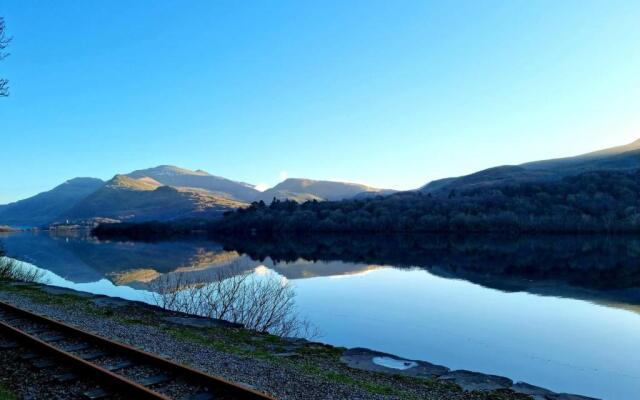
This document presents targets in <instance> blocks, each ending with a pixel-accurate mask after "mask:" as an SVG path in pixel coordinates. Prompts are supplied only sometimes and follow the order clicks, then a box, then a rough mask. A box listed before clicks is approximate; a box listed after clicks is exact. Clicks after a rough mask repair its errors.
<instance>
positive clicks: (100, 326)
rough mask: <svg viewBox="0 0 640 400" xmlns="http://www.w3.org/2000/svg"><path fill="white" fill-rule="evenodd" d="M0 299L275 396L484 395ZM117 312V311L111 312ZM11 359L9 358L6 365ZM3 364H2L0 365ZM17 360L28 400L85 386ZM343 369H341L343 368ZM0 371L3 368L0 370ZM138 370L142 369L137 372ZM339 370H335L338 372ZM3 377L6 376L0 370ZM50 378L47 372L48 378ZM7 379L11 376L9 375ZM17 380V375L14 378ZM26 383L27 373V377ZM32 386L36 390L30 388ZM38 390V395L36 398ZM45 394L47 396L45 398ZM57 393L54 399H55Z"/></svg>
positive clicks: (11, 297) (16, 298) (0, 295)
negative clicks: (225, 347) (59, 388)
mask: <svg viewBox="0 0 640 400" xmlns="http://www.w3.org/2000/svg"><path fill="white" fill-rule="evenodd" d="M0 300H2V301H5V302H8V303H10V304H13V305H15V306H17V307H20V308H24V309H28V310H31V311H33V312H36V313H39V314H41V315H45V316H48V317H51V318H54V319H58V320H60V321H63V322H65V323H68V324H71V325H73V326H76V327H78V328H80V329H84V330H87V331H91V332H94V333H97V334H99V335H101V336H104V337H108V338H111V339H114V340H116V341H120V342H123V343H126V344H129V345H132V346H134V347H137V348H140V349H142V350H145V351H148V352H150V353H155V354H158V355H161V356H162V357H166V358H169V359H171V360H173V361H176V362H179V363H183V364H188V365H191V366H193V367H194V368H197V369H200V370H203V371H206V372H208V373H211V374H214V375H218V376H222V377H224V378H226V379H228V380H231V381H234V382H238V383H241V384H244V385H247V386H249V387H253V388H256V389H258V390H261V391H264V392H266V393H269V394H271V395H273V396H275V397H277V398H279V399H283V400H289V399H301V400H302V399H304V400H315V399H318V400H320V399H353V400H358V399H362V400H370V399H396V398H399V397H397V396H394V395H391V394H385V393H374V392H375V390H373V391H372V390H365V389H364V388H362V387H361V386H359V385H354V384H352V382H353V381H354V380H355V381H358V380H359V379H362V381H368V380H371V377H372V376H373V377H375V379H376V382H381V383H385V384H388V385H390V386H392V387H396V386H399V385H401V386H402V390H403V392H404V393H405V394H407V393H408V394H409V395H410V396H411V397H412V398H417V399H484V398H486V397H485V395H484V394H477V393H475V394H474V393H466V392H461V391H459V390H458V389H457V388H455V387H451V386H449V387H447V386H443V385H427V384H425V385H416V384H409V383H399V382H400V381H396V380H394V379H393V377H391V376H387V375H383V374H375V373H372V372H365V371H358V370H349V379H350V381H349V382H347V383H341V382H340V381H339V379H337V380H332V381H329V380H327V379H322V378H320V377H318V376H317V375H314V374H305V373H301V371H300V369H298V368H293V367H292V366H291V365H290V364H288V363H274V362H270V361H267V360H263V359H258V358H253V357H250V356H242V355H237V354H231V353H227V352H223V351H217V350H215V349H213V348H212V347H209V346H206V345H201V344H197V343H193V342H190V341H183V340H179V339H177V338H175V337H174V336H172V335H170V334H169V333H167V332H165V331H163V330H161V329H160V328H157V327H154V326H149V325H140V324H124V323H120V322H118V321H115V320H113V319H110V318H106V317H104V316H97V315H93V314H89V313H87V312H85V311H83V310H81V307H65V306H64V305H56V304H44V303H39V302H33V301H31V300H30V299H29V298H28V297H26V296H24V295H22V294H20V293H19V292H14V291H1V290H0ZM114 312H115V313H118V312H119V311H118V310H115V311H114ZM11 353H14V352H12V351H7V350H0V357H3V358H4V357H13V356H15V354H13V355H11ZM1 360H2V358H0V361H1ZM14 362H16V361H15V360H14V359H11V363H14ZM2 364H3V365H4V366H5V368H6V365H7V363H5V362H3V363H2ZM22 364H25V363H24V362H23V363H21V366H20V367H19V368H18V370H19V371H22V372H20V373H22V374H28V373H32V374H34V375H33V376H34V378H33V379H34V380H33V382H32V383H31V384H29V385H26V384H24V385H20V384H19V383H18V384H12V385H10V387H12V388H16V390H17V391H18V392H19V393H21V394H29V393H31V392H33V391H34V390H36V391H37V392H38V393H35V394H34V395H33V396H34V397H32V398H43V399H44V398H47V399H56V398H65V399H66V398H75V397H74V396H76V395H77V393H79V392H78V391H79V390H83V389H87V388H86V387H82V388H76V389H74V390H71V391H68V393H69V397H59V396H60V394H59V393H56V392H55V390H54V389H55V386H56V385H55V384H50V383H49V382H47V381H46V379H45V380H38V377H37V376H38V374H44V375H46V374H47V372H46V371H40V372H37V373H33V372H27V371H25V370H24V368H27V369H28V364H26V365H27V367H24V366H23V365H22ZM313 367H314V368H315V370H319V371H328V372H332V369H335V368H336V367H335V365H329V364H326V365H323V364H322V363H320V364H315V365H314V366H313ZM343 368H346V367H343ZM3 372H4V371H3ZM20 373H13V374H11V377H13V379H18V378H19V374H20ZM141 373H142V372H141ZM338 373H340V371H338ZM2 376H3V377H7V375H4V374H2ZM49 379H50V376H49ZM9 380H10V381H13V380H12V379H9ZM18 381H19V379H18ZM29 381H30V382H31V377H30V378H29ZM177 385H178V386H176V388H175V389H173V390H171V392H172V393H181V392H182V390H183V389H182V388H181V387H180V385H179V384H177ZM35 388H37V389H35ZM40 394H43V395H44V397H41V396H40ZM47 396H49V397H47ZM56 396H58V397H56ZM503 398H504V399H516V398H523V399H526V398H529V397H526V396H523V397H519V396H518V395H515V396H512V395H511V394H509V395H508V397H503Z"/></svg>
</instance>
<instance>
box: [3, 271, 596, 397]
mask: <svg viewBox="0 0 640 400" xmlns="http://www.w3.org/2000/svg"><path fill="white" fill-rule="evenodd" d="M0 300H1V301H5V302H8V303H11V304H13V305H15V306H17V307H22V308H25V309H28V310H31V311H33V312H36V313H39V314H42V315H46V316H48V317H52V318H55V319H58V320H61V321H63V322H66V323H68V324H71V325H74V326H76V327H78V328H81V329H85V330H89V331H92V332H95V333H97V334H99V335H102V336H105V337H107V338H111V339H113V340H117V341H120V342H123V343H126V344H129V345H132V346H135V347H138V348H141V349H143V350H145V351H148V352H152V353H156V354H160V355H162V356H163V357H167V358H169V359H172V360H174V361H177V362H180V363H184V364H188V365H191V366H193V367H195V368H198V369H201V370H204V371H206V372H208V373H212V374H216V375H220V376H222V377H224V378H227V379H229V380H233V381H236V382H240V383H243V384H246V385H249V386H252V387H254V388H257V389H258V390H262V391H265V392H267V393H270V394H272V395H274V396H276V397H277V398H280V399H328V398H331V399H347V398H348V399H454V400H455V399H504V400H511V399H531V398H534V399H548V400H571V399H573V400H580V399H582V400H584V399H588V398H587V397H581V396H574V395H568V394H558V393H553V392H551V391H548V390H545V389H542V388H537V387H534V386H531V385H528V384H524V383H517V384H514V383H513V382H512V381H511V380H509V379H507V378H504V377H498V376H491V375H485V374H480V373H474V372H469V371H450V370H449V369H448V368H446V367H442V366H437V365H433V364H430V363H428V362H424V361H416V360H403V359H400V358H398V357H395V356H393V355H389V354H383V353H379V352H376V351H372V350H368V349H344V348H338V347H333V346H328V345H325V344H321V343H314V342H310V341H307V340H304V339H295V338H281V337H277V336H273V335H268V334H262V333H258V332H255V331H251V330H248V329H245V328H243V327H241V326H238V325H237V324H230V323H228V322H225V321H220V320H214V319H207V318H201V317H194V316H189V315H186V314H182V313H176V312H172V311H167V310H163V309H161V308H159V307H155V306H151V305H148V304H145V303H140V302H133V301H128V300H123V299H120V298H113V297H107V296H102V295H99V296H98V295H93V294H90V293H85V292H78V291H74V290H71V289H66V288H59V287H53V286H46V285H38V284H18V283H0ZM5 339H6V338H2V337H0V341H2V340H5ZM0 361H1V363H0V364H1V366H0V376H2V377H3V378H2V379H3V381H2V382H0V385H1V386H4V387H5V388H6V389H7V390H9V391H10V392H12V393H14V394H15V395H16V396H18V397H24V396H28V397H30V398H52V397H59V398H65V396H69V393H71V395H72V393H73V388H72V387H71V388H70V387H65V385H60V384H57V385H50V384H46V382H48V380H47V377H46V374H47V372H46V371H38V372H29V373H28V374H25V373H22V372H24V371H28V370H29V369H28V368H29V364H28V362H27V361H23V360H20V358H19V354H17V352H15V351H11V350H3V351H1V352H0ZM34 382H36V383H38V382H41V384H34ZM69 391H71V392H69Z"/></svg>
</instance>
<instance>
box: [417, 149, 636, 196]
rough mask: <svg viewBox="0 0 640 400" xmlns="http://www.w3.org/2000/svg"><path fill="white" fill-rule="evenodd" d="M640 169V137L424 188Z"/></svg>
mask: <svg viewBox="0 0 640 400" xmlns="http://www.w3.org/2000/svg"><path fill="white" fill-rule="evenodd" d="M637 169H640V140H637V141H635V142H633V143H630V144H628V145H624V146H617V147H612V148H609V149H604V150H600V151H595V152H592V153H587V154H583V155H580V156H576V157H567V158H559V159H553V160H544V161H535V162H530V163H526V164H521V165H518V166H512V165H505V166H500V167H494V168H489V169H486V170H483V171H479V172H476V173H473V174H470V175H465V176H461V177H457V178H446V179H440V180H436V181H432V182H430V183H428V184H427V185H425V186H423V187H422V188H421V189H420V190H421V191H423V192H426V193H432V194H448V193H450V192H451V191H452V190H455V191H461V190H475V189H478V188H488V187H494V186H501V185H507V184H514V183H532V182H552V181H558V180H560V179H562V178H564V177H568V176H575V175H579V174H582V173H585V172H592V171H618V172H632V171H635V170H637Z"/></svg>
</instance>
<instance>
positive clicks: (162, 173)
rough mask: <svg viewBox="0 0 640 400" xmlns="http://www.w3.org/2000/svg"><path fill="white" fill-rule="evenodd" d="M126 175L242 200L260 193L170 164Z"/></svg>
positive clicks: (250, 198) (225, 180) (242, 184)
mask: <svg viewBox="0 0 640 400" xmlns="http://www.w3.org/2000/svg"><path fill="white" fill-rule="evenodd" d="M126 176H128V177H129V178H134V179H140V178H151V179H153V180H155V181H157V182H159V183H160V184H162V185H165V186H174V187H189V188H196V189H204V190H206V191H208V192H211V193H212V194H214V195H216V196H219V197H224V198H227V199H233V200H239V201H244V202H248V201H251V200H252V199H254V198H255V197H256V196H257V195H258V194H259V193H260V192H259V191H257V190H256V189H255V188H254V186H253V185H250V184H248V183H244V182H236V181H232V180H230V179H226V178H222V177H219V176H215V175H211V174H209V173H208V172H205V171H202V170H197V171H191V170H188V169H185V168H180V167H175V166H172V165H160V166H158V167H154V168H148V169H141V170H137V171H133V172H131V173H130V174H127V175H126Z"/></svg>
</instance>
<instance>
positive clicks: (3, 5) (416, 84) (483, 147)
mask: <svg viewBox="0 0 640 400" xmlns="http://www.w3.org/2000/svg"><path fill="white" fill-rule="evenodd" d="M0 16H3V17H4V18H5V22H6V25H7V29H8V31H9V34H10V35H11V36H13V42H12V43H11V46H10V48H9V49H8V50H10V53H11V55H10V56H9V57H8V58H6V59H5V60H4V61H2V62H0V77H3V78H7V79H9V80H10V85H11V94H10V96H9V97H7V98H0V154H1V157H2V161H3V163H2V164H3V165H2V168H0V204H2V203H7V202H10V201H15V200H18V199H21V198H25V197H28V196H31V195H34V194H36V193H38V192H41V191H45V190H48V189H51V188H52V187H54V186H56V185H58V184H60V183H62V182H63V181H65V180H67V179H70V178H73V177H76V176H92V177H98V178H102V179H109V178H111V177H112V176H113V175H114V174H116V173H127V172H130V171H132V170H135V169H142V168H147V167H152V166H156V165H160V164H172V165H178V166H181V167H185V168H190V169H203V170H206V171H208V172H210V173H212V174H215V175H220V176H224V177H227V178H230V179H234V180H240V181H244V182H249V183H253V184H260V185H261V187H263V188H264V187H268V186H272V185H274V184H276V183H278V182H279V181H280V180H281V179H283V178H285V177H305V178H311V179H330V180H344V181H351V182H361V183H365V184H369V185H372V186H377V187H384V188H394V189H413V188H417V187H419V186H422V185H424V184H425V183H427V182H428V181H430V180H433V179H437V178H443V177H448V176H457V175H462V174H466V173H471V172H474V171H477V170H480V169H483V168H488V167H492V166H496V165H502V164H518V163H522V162H526V161H533V160H539V159H547V158H554V157H560V156H568V155H575V154H581V153H584V152H588V151H591V150H596V149H600V148H605V147H610V146H615V145H620V144H625V143H627V142H631V141H633V140H635V139H638V138H640V112H638V108H639V106H640V73H638V71H640V24H639V23H638V21H640V2H638V1H635V0H631V1H615V0H612V1H599V0H598V1H588V0H576V1H571V0H565V1H561V2H558V1H555V0H552V1H542V0H521V1H520V0H504V1H442V2H431V1H425V0H422V1H408V0H400V1H376V0H363V1H329V0H326V1H300V0H298V1H274V2H270V1H258V0H256V1H246V2H238V1H228V2H227V1H177V0H175V1H161V0H154V1H135V2H131V1H98V0H96V1H80V0H77V1H63V0H59V1H56V2H41V1H35V0H2V1H1V2H0Z"/></svg>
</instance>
